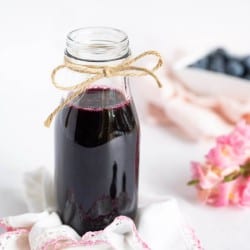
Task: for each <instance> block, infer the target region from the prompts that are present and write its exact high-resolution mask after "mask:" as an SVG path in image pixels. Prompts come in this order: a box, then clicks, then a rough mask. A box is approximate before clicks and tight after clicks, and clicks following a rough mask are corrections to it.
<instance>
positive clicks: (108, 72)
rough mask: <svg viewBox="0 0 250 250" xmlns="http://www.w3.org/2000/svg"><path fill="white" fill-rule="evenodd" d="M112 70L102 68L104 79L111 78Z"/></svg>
mask: <svg viewBox="0 0 250 250" xmlns="http://www.w3.org/2000/svg"><path fill="white" fill-rule="evenodd" d="M112 71H113V70H112V68H111V67H103V70H102V72H103V76H104V77H111V76H112V73H113V72H112Z"/></svg>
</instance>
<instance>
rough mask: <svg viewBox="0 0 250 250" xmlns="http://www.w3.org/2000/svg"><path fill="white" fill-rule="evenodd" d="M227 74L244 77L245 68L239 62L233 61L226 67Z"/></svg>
mask: <svg viewBox="0 0 250 250" xmlns="http://www.w3.org/2000/svg"><path fill="white" fill-rule="evenodd" d="M226 72H227V73H228V74H229V75H232V76H237V77H242V76H243V75H244V73H245V68H244V65H243V64H242V63H241V62H240V61H239V60H237V59H232V60H230V61H229V62H228V63H227V65H226Z"/></svg>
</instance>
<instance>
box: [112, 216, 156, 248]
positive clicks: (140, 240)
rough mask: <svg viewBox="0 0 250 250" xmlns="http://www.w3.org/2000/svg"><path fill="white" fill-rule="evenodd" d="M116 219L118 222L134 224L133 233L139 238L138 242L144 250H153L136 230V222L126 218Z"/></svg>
mask: <svg viewBox="0 0 250 250" xmlns="http://www.w3.org/2000/svg"><path fill="white" fill-rule="evenodd" d="M116 219H117V220H127V221H131V223H132V231H133V233H134V234H135V237H136V238H137V241H138V242H139V243H140V244H141V245H142V247H143V249H145V250H151V248H150V247H149V246H148V244H147V243H146V242H145V241H143V240H142V238H141V237H140V235H139V233H138V231H137V229H136V226H135V224H134V222H133V221H132V220H131V219H129V218H128V217H126V216H119V217H117V218H116Z"/></svg>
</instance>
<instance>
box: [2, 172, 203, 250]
mask: <svg viewBox="0 0 250 250" xmlns="http://www.w3.org/2000/svg"><path fill="white" fill-rule="evenodd" d="M24 187H25V195H26V201H27V205H28V208H29V210H30V213H27V214H23V215H18V216H10V217H7V218H3V219H1V220H0V225H1V226H2V227H4V228H5V229H6V232H5V233H3V234H2V235H0V249H1V250H2V249H3V250H55V249H61V250H114V249H119V250H143V249H144V250H145V249H153V250H198V249H199V250H200V249H203V248H202V247H201V244H200V241H199V240H198V239H197V237H196V236H195V233H194V231H193V230H192V229H191V228H190V227H188V226H187V225H186V224H185V222H184V220H183V218H182V216H181V213H180V210H179V208H178V205H177V203H176V201H175V200H174V199H168V200H165V201H163V202H158V203H155V204H151V205H147V206H145V207H141V208H139V210H138V216H137V223H136V224H137V229H136V226H135V224H134V222H133V221H132V220H131V219H129V218H127V217H125V216H119V217H117V218H116V219H115V220H114V221H113V222H112V223H111V224H110V225H109V226H107V227H106V228H105V229H104V230H102V231H97V232H88V233H86V234H85V235H83V236H82V237H81V236H80V235H78V234H77V233H76V232H75V231H74V230H73V229H72V228H71V227H69V226H67V225H63V224H62V222H61V220H60V218H59V216H58V215H57V213H56V212H55V199H54V189H53V181H52V177H51V175H50V174H49V173H48V171H47V170H46V169H45V168H39V169H37V170H36V171H34V172H31V173H27V174H26V175H25V180H24ZM137 230H138V231H137Z"/></svg>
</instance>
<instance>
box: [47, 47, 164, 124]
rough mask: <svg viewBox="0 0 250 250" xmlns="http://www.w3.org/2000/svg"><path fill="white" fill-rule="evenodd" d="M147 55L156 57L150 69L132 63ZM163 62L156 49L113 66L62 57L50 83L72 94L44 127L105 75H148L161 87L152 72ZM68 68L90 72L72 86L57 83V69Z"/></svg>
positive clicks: (55, 110) (79, 71) (49, 117)
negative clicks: (61, 61)
mask: <svg viewBox="0 0 250 250" xmlns="http://www.w3.org/2000/svg"><path fill="white" fill-rule="evenodd" d="M147 56H154V57H156V59H157V63H156V65H155V66H154V67H153V68H152V69H147V68H145V67H137V66H134V65H133V64H134V63H135V62H138V61H139V60H140V59H142V58H145V57H147ZM162 64H163V60H162V57H161V55H160V54H159V53H158V52H156V51H146V52H144V53H142V54H140V55H138V56H137V57H134V58H129V59H125V60H124V61H123V62H121V63H120V64H117V65H115V66H106V65H105V66H99V65H81V64H76V63H73V62H71V61H69V59H67V57H65V58H64V64H62V65H59V66H58V67H56V68H55V69H54V70H53V71H52V74H51V79H52V84H53V85H54V86H55V87H56V88H57V89H60V90H68V91H71V92H72V94H70V95H69V96H68V97H67V98H66V99H65V100H64V101H63V102H62V103H61V104H60V105H59V106H57V107H56V108H55V109H54V111H53V112H52V113H51V114H50V115H49V116H48V118H47V119H46V120H45V122H44V125H45V126H46V127H50V124H51V122H52V120H53V118H54V117H55V115H56V114H57V113H58V112H59V111H60V110H62V109H63V108H64V107H65V106H66V105H67V104H69V103H70V102H71V101H72V100H74V99H75V98H76V97H77V96H79V95H80V94H82V93H84V91H85V90H86V89H87V88H88V86H89V85H90V84H92V83H93V82H96V81H98V80H100V79H102V78H105V77H108V78H109V77H114V76H145V75H150V76H151V77H153V78H154V80H155V81H156V83H157V84H158V86H159V87H162V84H161V82H160V80H159V79H158V77H157V76H156V75H155V74H154V71H156V70H157V69H159V68H160V67H161V66H162ZM64 68H68V69H70V70H72V71H74V72H78V73H82V74H90V75H92V76H90V77H89V78H87V79H86V80H84V81H82V82H80V83H78V84H75V85H72V86H62V85H60V83H57V82H56V80H55V78H56V74H57V72H58V71H60V70H61V69H64Z"/></svg>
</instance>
